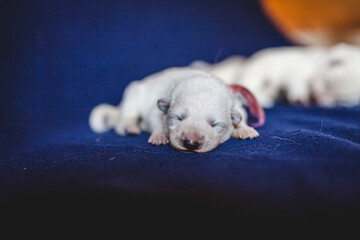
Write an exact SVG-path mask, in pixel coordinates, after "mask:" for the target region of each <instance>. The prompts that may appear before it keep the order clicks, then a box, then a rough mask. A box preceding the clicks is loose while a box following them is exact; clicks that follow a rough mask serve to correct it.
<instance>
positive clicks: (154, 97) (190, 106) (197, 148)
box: [89, 67, 259, 153]
mask: <svg viewBox="0 0 360 240" xmlns="http://www.w3.org/2000/svg"><path fill="white" fill-rule="evenodd" d="M246 121H247V115H246V111H245V109H244V108H243V106H242V102H241V100H240V98H238V97H237V95H236V94H233V93H231V92H230V90H229V88H228V87H227V85H226V84H225V83H224V82H222V81H221V80H219V79H218V78H216V77H214V76H213V75H211V74H210V73H207V72H205V71H202V70H199V69H195V68H192V67H185V68H170V69H167V70H164V71H162V72H160V73H156V74H153V75H151V76H148V77H146V78H145V79H143V80H142V81H135V82H133V83H131V84H130V85H129V86H128V87H127V88H126V90H125V93H124V96H123V99H122V101H121V103H120V105H119V106H118V107H115V106H110V105H108V104H101V105H99V106H97V107H95V108H94V109H93V111H92V112H91V114H90V119H89V122H90V126H91V128H92V129H93V130H94V131H95V132H105V131H107V130H109V129H111V128H114V129H115V131H116V132H117V133H118V134H120V135H124V134H140V132H141V130H144V131H147V132H149V133H151V135H150V138H149V143H151V144H155V145H159V144H166V143H170V146H171V147H172V148H174V149H176V150H179V151H183V152H197V153H204V152H208V151H211V150H213V149H215V148H216V147H217V146H218V145H220V144H221V143H223V142H225V141H226V140H228V139H229V138H230V137H231V136H232V137H234V138H238V139H251V138H255V137H258V136H259V134H258V132H257V131H256V130H255V129H254V128H252V127H249V126H248V125H247V123H246Z"/></svg>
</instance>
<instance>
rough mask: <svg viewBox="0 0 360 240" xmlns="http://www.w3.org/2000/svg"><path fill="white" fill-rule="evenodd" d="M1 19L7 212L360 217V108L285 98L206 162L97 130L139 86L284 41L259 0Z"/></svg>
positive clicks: (55, 5)
mask: <svg viewBox="0 0 360 240" xmlns="http://www.w3.org/2000/svg"><path fill="white" fill-rule="evenodd" d="M0 11H1V14H0V18H1V19H0V20H1V21H0V23H1V24H2V25H3V26H1V28H0V29H1V31H2V32H1V36H2V38H1V40H0V41H1V44H0V46H1V66H0V73H1V83H0V98H1V103H0V104H1V111H0V114H1V115H0V123H1V124H0V140H1V146H0V147H1V154H0V157H1V160H0V177H1V178H0V180H1V182H0V200H1V203H3V204H7V206H8V207H10V208H11V207H13V208H11V209H14V206H16V208H17V207H19V206H27V207H29V206H30V205H31V204H35V206H37V207H40V208H41V207H42V206H43V204H45V203H46V202H49V201H50V200H51V202H52V203H54V202H59V199H61V201H65V202H67V203H69V206H78V205H81V204H80V202H82V203H84V202H87V203H88V204H89V205H91V206H92V204H95V203H99V202H101V203H102V204H104V205H107V204H109V205H110V206H112V207H114V206H118V203H119V202H120V203H126V204H125V205H126V206H127V207H128V209H131V210H132V211H135V210H134V209H138V211H144V209H145V208H146V207H144V206H147V207H150V205H151V204H154V203H155V202H156V204H155V206H157V207H158V209H159V208H160V209H162V210H165V211H167V210H169V209H172V211H174V209H177V211H178V212H179V213H180V212H181V211H183V210H185V209H197V210H199V211H200V209H202V211H203V213H205V212H206V213H209V212H218V213H224V212H228V213H235V212H236V213H242V214H245V213H246V214H247V215H246V216H254V215H258V214H263V213H264V214H270V215H271V214H272V215H286V216H311V215H313V214H324V213H326V216H328V215H329V214H330V215H331V214H358V213H359V209H360V107H353V108H342V107H336V108H331V109H326V108H319V107H303V106H289V105H285V104H282V103H279V104H277V105H276V106H275V107H274V108H272V109H267V110H266V114H267V122H266V123H265V126H263V127H261V128H259V129H258V131H259V133H260V137H259V138H257V139H254V140H243V141H240V140H234V139H231V140H229V141H227V142H226V143H224V144H223V145H221V146H219V147H218V148H217V149H215V150H214V151H212V152H210V153H206V154H184V153H179V152H176V151H174V150H172V149H171V148H170V147H169V146H167V145H165V146H151V145H149V144H148V143H147V138H148V137H149V135H148V134H147V133H143V134H142V135H140V136H136V137H120V136H117V135H116V134H115V133H114V132H108V133H106V134H100V135H99V134H95V133H93V132H91V130H90V129H89V126H88V115H89V113H90V111H91V109H92V107H94V106H95V105H97V104H99V103H102V102H109V103H111V104H117V103H118V102H119V101H120V99H121V94H122V92H123V90H124V88H125V87H126V85H127V84H128V83H129V82H131V81H132V80H136V79H141V78H143V77H145V76H146V75H148V74H151V73H153V72H156V71H159V70H161V69H164V68H166V67H170V66H182V65H186V64H189V63H190V62H191V61H193V60H196V59H204V60H206V61H209V62H217V61H219V60H221V59H223V58H225V57H227V56H230V55H234V54H243V55H250V54H252V53H253V52H255V51H256V50H259V49H262V48H264V47H270V46H283V45H289V43H288V42H286V40H284V39H283V38H282V37H281V36H280V35H279V34H278V32H277V31H276V30H275V29H274V28H273V26H272V25H271V24H270V23H269V22H268V21H267V19H266V17H265V16H264V14H263V13H262V11H261V9H260V7H259V5H258V3H257V2H256V1H248V2H247V1H245V2H239V1H228V0H225V1H221V4H220V3H219V2H217V1H208V3H207V4H206V5H203V4H201V1H193V2H191V3H183V2H182V1H155V2H153V3H151V4H150V2H149V1H135V2H133V1H59V2H52V3H50V1H35V2H31V1H7V2H6V3H5V4H4V7H3V8H1V10H0ZM74 199H77V201H75V202H77V204H78V205H76V204H75V205H74V203H73V202H74ZM79 199H80V200H79ZM89 199H92V200H93V201H91V200H90V201H89ZM66 200H69V201H66ZM14 203H15V204H14ZM30 203H31V204H30ZM70 203H71V204H70ZM150 203H151V204H150ZM72 204H73V205H72ZM32 206H33V205H32ZM151 206H154V205H151ZM164 206H166V207H164ZM25 208H26V207H24V209H25ZM17 209H18V208H17ZM146 209H147V210H148V211H149V208H146ZM150 209H152V208H151V207H150ZM123 210H124V209H123ZM128 211H129V214H130V210H128ZM185 212H187V211H185Z"/></svg>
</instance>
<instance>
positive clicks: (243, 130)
mask: <svg viewBox="0 0 360 240" xmlns="http://www.w3.org/2000/svg"><path fill="white" fill-rule="evenodd" d="M258 136H259V133H258V131H256V130H255V129H254V128H252V127H249V126H241V127H239V128H235V129H234V131H233V133H232V137H233V138H236V139H253V138H257V137H258Z"/></svg>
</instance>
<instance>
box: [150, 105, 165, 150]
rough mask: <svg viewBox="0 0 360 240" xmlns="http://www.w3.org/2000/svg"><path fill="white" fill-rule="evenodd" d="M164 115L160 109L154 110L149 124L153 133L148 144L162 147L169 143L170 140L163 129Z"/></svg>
mask: <svg viewBox="0 0 360 240" xmlns="http://www.w3.org/2000/svg"><path fill="white" fill-rule="evenodd" d="M162 114H163V113H161V112H160V111H159V110H158V109H154V110H153V112H152V113H151V116H150V118H149V123H148V128H149V129H148V130H149V132H151V135H150V137H149V140H148V143H151V144H154V145H161V144H167V143H169V138H168V135H167V134H166V132H165V131H164V127H163V116H162Z"/></svg>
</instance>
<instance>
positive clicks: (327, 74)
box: [310, 43, 360, 107]
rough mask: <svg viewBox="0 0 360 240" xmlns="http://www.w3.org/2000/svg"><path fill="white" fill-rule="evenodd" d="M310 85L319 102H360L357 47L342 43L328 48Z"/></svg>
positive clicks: (341, 103) (330, 103)
mask: <svg viewBox="0 0 360 240" xmlns="http://www.w3.org/2000/svg"><path fill="white" fill-rule="evenodd" d="M310 88H311V93H312V97H313V99H314V100H315V102H316V103H317V104H319V105H321V106H328V107H331V106H334V105H342V106H355V105H358V104H360V47H359V46H355V45H350V44H343V43H342V44H337V45H335V46H333V47H331V48H329V49H328V51H326V53H325V54H324V56H323V58H322V61H321V62H320V64H319V66H318V70H317V72H316V74H315V77H314V79H313V81H311V84H310Z"/></svg>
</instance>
